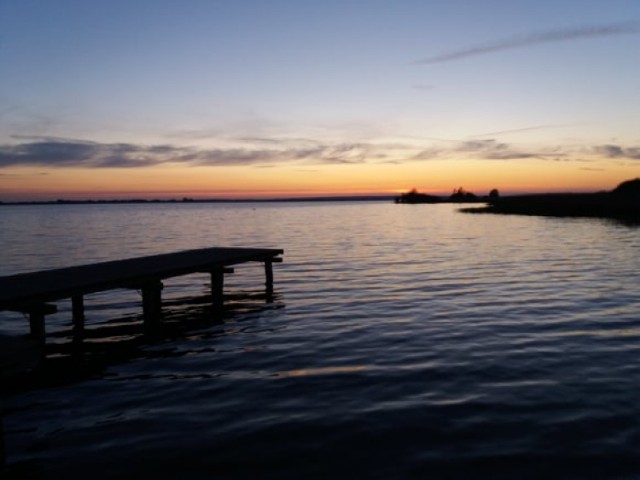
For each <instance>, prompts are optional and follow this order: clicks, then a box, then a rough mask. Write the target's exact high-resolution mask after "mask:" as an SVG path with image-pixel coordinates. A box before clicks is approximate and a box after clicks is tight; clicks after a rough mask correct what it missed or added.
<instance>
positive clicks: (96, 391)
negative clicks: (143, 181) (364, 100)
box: [0, 203, 640, 479]
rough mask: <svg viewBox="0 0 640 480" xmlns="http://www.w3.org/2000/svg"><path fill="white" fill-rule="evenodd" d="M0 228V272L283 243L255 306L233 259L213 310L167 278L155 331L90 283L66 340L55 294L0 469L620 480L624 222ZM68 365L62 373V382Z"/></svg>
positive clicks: (16, 397) (115, 221) (195, 288)
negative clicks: (80, 332) (34, 382)
mask: <svg viewBox="0 0 640 480" xmlns="http://www.w3.org/2000/svg"><path fill="white" fill-rule="evenodd" d="M0 221H1V222H2V225H3V227H4V226H5V225H6V226H7V227H6V228H3V229H0V242H1V244H2V245H3V247H4V246H5V245H6V248H3V249H2V250H0V266H1V267H0V268H2V269H3V271H2V272H1V273H2V274H9V273H15V272H20V271H27V270H33V269H41V268H49V267H58V266H65V265H71V264H77V263H85V262H89V261H99V260H107V259H113V258H121V257H123V256H136V255H147V254H153V253H163V252H168V251H173V250H181V249H189V248H200V247H209V246H255V247H275V248H283V249H284V250H285V254H284V263H282V264H279V265H277V266H276V268H275V269H274V270H275V272H274V273H275V295H276V298H275V302H274V303H273V304H266V303H265V299H264V297H261V296H260V295H261V290H262V285H260V283H261V281H262V278H263V272H262V270H261V266H260V265H258V264H256V265H255V266H253V265H246V266H240V267H238V268H236V273H235V274H234V275H231V276H229V277H227V278H226V282H225V284H226V287H225V290H226V292H227V293H228V294H229V301H228V302H227V303H228V305H229V310H228V311H227V313H226V314H225V316H224V318H213V317H212V316H211V315H210V313H211V312H208V311H207V305H206V302H205V301H203V300H202V299H203V298H204V295H205V294H206V293H207V289H208V281H207V278H206V276H204V277H199V276H197V275H195V276H190V277H180V278H177V279H173V280H171V281H169V282H167V285H166V287H165V290H164V291H163V298H165V299H166V303H165V309H166V324H165V325H164V331H163V332H161V334H159V335H158V336H157V337H155V338H150V337H148V336H145V335H144V332H142V331H141V323H140V321H139V314H140V308H139V302H140V298H139V296H138V295H137V293H136V292H132V291H117V292H107V293H105V294H96V295H90V296H88V297H87V301H86V303H87V332H86V337H85V338H84V339H83V340H82V347H83V349H81V350H80V352H81V353H80V354H78V351H77V350H74V343H73V338H72V335H71V330H70V328H71V327H70V321H69V319H70V306H68V305H66V304H61V305H60V312H59V313H58V314H55V315H52V316H51V325H48V331H49V332H50V338H49V339H48V341H49V343H50V348H51V350H52V351H51V353H52V355H51V359H50V361H49V362H48V366H47V368H49V370H48V372H49V373H48V374H47V375H44V376H43V378H42V379H41V380H42V381H43V382H44V383H45V387H44V388H38V389H35V390H25V391H23V392H22V393H13V394H11V395H8V396H7V397H6V399H5V413H6V415H5V430H6V439H7V452H8V454H9V461H10V463H11V464H12V465H13V466H14V468H18V467H20V466H22V467H23V468H28V469H32V470H35V471H37V472H39V473H40V474H41V476H43V478H58V477H59V478H85V477H86V476H87V474H88V472H90V475H91V476H92V477H97V478H114V477H116V476H124V477H132V476H135V477H137V478H177V477H179V478H194V479H195V478H198V479H200V478H225V479H227V478H301V477H310V478H327V477H338V478H353V477H364V478H470V477H474V478H540V477H542V476H550V477H552V478H637V477H639V476H640V463H639V462H640V460H639V458H640V456H639V455H638V453H639V451H638V445H640V406H639V404H638V402H637V396H638V395H637V393H638V384H639V382H640V362H638V352H639V351H640V325H639V324H638V312H639V311H640V295H639V294H638V293H639V291H638V285H640V282H639V281H638V280H639V275H640V274H639V273H638V272H640V269H639V268H638V267H640V257H639V256H638V255H637V252H638V247H639V246H640V236H639V235H638V232H639V231H638V230H637V229H636V228H630V227H628V226H624V225H621V224H616V223H611V222H608V221H603V220H592V219H591V220H590V219H554V218H538V217H517V216H506V217H505V216H490V215H468V214H462V213H457V212H456V211H455V207H453V206H451V205H392V204H389V205H387V204H382V203H341V204H319V203H309V204H304V203H300V204H255V205H250V204H237V205H236V204H234V205H215V204H185V205H181V204H178V205H105V206H91V205H68V206H55V207H51V206H50V207H46V206H43V207H35V206H34V207H3V208H1V209H0ZM71 245H72V246H73V248H70V246H71ZM2 318H3V324H2V327H1V329H2V330H3V331H6V332H8V333H12V334H18V333H21V332H24V331H26V324H25V321H24V318H23V317H21V316H20V315H17V316H14V314H5V313H2ZM116 340H117V341H116ZM76 346H77V345H76ZM78 355H80V357H78ZM78 359H80V360H78ZM65 362H67V364H66V365H65ZM83 362H84V363H83ZM70 364H73V366H74V367H76V370H75V371H78V370H79V371H80V373H81V375H77V376H75V377H73V378H71V377H67V378H65V375H69V374H68V372H71V371H74V370H73V369H71V368H70ZM78 367H82V368H79V369H78ZM25 465H26V466H28V467H25Z"/></svg>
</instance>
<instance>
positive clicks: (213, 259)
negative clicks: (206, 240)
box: [0, 248, 284, 338]
mask: <svg viewBox="0 0 640 480" xmlns="http://www.w3.org/2000/svg"><path fill="white" fill-rule="evenodd" d="M283 253H284V252H283V250H280V249H264V248H203V249H197V250H186V251H181V252H175V253H166V254H161V255H151V256H145V257H138V258H129V259H125V260H114V261H108V262H101V263H94V264H90V265H80V266H74V267H67V268H59V269H55V270H45V271H40V272H32V273H22V274H17V275H11V276H5V277H0V311H2V310H13V311H20V312H25V313H27V314H29V320H30V326H31V334H32V335H33V336H35V337H38V338H44V335H45V330H44V317H45V315H47V314H51V313H54V312H55V311H56V310H57V308H56V306H55V305H52V304H51V303H50V302H55V301H57V300H64V299H69V298H70V299H71V300H72V312H73V313H72V314H73V321H74V327H75V328H77V329H82V328H83V325H84V295H86V294H89V293H95V292H101V291H105V290H113V289H119V288H133V289H138V290H140V291H141V292H142V307H143V314H144V321H145V323H149V324H153V323H155V322H157V321H159V319H160V317H161V308H162V299H161V292H162V280H164V279H167V278H171V277H177V276H181V275H188V274H191V273H210V274H211V288H212V291H211V294H212V303H213V304H214V306H221V304H222V294H223V291H222V290H223V284H224V274H225V273H232V272H233V269H232V268H230V267H231V266H233V265H237V264H240V263H245V262H262V263H264V267H265V277H266V281H265V283H266V289H267V293H272V291H273V270H272V264H273V263H276V262H281V261H282V258H281V257H280V255H282V254H283Z"/></svg>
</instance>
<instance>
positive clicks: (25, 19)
mask: <svg viewBox="0 0 640 480" xmlns="http://www.w3.org/2000/svg"><path fill="white" fill-rule="evenodd" d="M635 177H640V1H638V0H607V1H604V0H537V1H535V2H534V1H530V0H396V1H391V0H386V1H381V0H323V1H306V0H225V1H222V0H109V1H89V0H0V200H2V201H10V200H27V199H32V200H33V199H57V198H69V199H84V198H132V197H136V198H181V197H184V196H189V197H193V198H220V197H232V198H257V197H293V196H305V195H306V196H319V195H337V194H353V195H365V194H396V193H398V192H400V191H406V190H408V189H410V188H412V187H415V188H417V189H418V190H420V191H424V192H428V193H434V194H448V193H450V192H451V191H452V189H453V188H456V187H459V186H463V187H464V188H465V189H467V190H470V191H473V192H475V193H477V194H486V193H487V192H488V191H489V190H490V189H491V188H498V189H499V190H500V192H501V193H516V192H525V191H526V192H537V191H558V190H560V191H585V190H586V191H594V190H602V189H611V188H613V187H615V185H616V184H618V183H620V182H621V181H623V180H627V179H629V178H635Z"/></svg>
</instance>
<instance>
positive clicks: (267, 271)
mask: <svg viewBox="0 0 640 480" xmlns="http://www.w3.org/2000/svg"><path fill="white" fill-rule="evenodd" d="M274 262H282V258H280V257H273V258H270V259H268V260H265V261H264V277H265V289H266V294H267V302H273V263H274Z"/></svg>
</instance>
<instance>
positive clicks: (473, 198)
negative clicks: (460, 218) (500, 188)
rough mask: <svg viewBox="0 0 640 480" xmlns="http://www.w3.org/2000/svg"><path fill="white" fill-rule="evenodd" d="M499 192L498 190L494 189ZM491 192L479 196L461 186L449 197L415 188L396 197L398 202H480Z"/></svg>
mask: <svg viewBox="0 0 640 480" xmlns="http://www.w3.org/2000/svg"><path fill="white" fill-rule="evenodd" d="M494 191H495V192H496V194H497V190H494ZM494 191H492V193H491V194H489V197H478V196H477V195H475V194H474V193H471V192H467V191H466V190H465V189H464V188H462V187H460V188H458V189H456V190H454V191H453V193H452V194H451V195H449V196H448V197H442V196H437V195H429V194H427V193H420V192H418V191H417V190H416V189H415V188H414V189H413V190H411V191H409V192H406V193H402V194H400V196H399V197H396V198H395V202H396V203H408V204H416V203H480V202H487V201H488V200H489V198H491V196H492V194H493V192H494Z"/></svg>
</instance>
